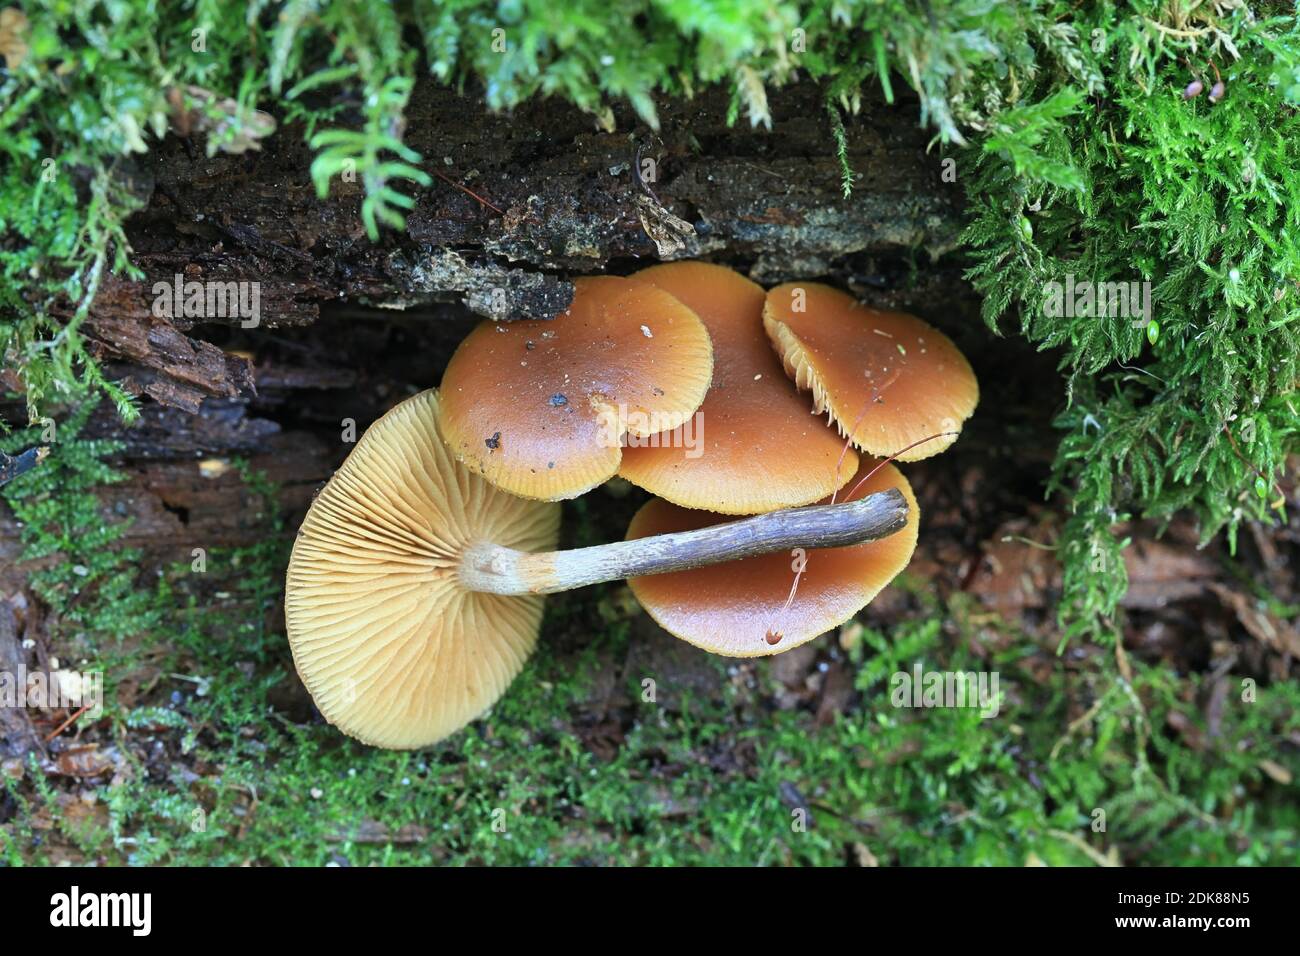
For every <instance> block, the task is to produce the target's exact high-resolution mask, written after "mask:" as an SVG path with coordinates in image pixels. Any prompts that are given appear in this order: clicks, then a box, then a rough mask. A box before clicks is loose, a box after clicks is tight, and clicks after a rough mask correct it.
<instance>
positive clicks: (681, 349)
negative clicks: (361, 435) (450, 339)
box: [440, 276, 713, 501]
mask: <svg viewBox="0 0 1300 956" xmlns="http://www.w3.org/2000/svg"><path fill="white" fill-rule="evenodd" d="M574 285H575V286H576V291H575V293H574V296H573V303H572V305H570V307H569V311H567V312H565V313H564V314H562V315H559V316H556V317H555V318H554V319H552V320H550V321H543V320H536V319H531V320H520V321H516V322H484V323H483V324H482V325H480V326H479V327H478V328H476V329H475V330H474V331H473V332H471V333H470V335H469V337H468V338H466V339H465V341H464V342H462V343H461V345H460V347H459V348H458V349H457V350H456V354H455V355H453V356H452V359H451V362H449V363H448V365H447V371H446V374H445V375H444V376H443V379H442V411H441V415H440V422H441V426H442V432H443V435H444V437H445V438H446V440H447V442H448V444H449V445H450V446H451V448H452V451H453V452H454V453H455V455H456V457H457V458H458V459H459V460H460V461H462V462H464V463H465V464H466V465H468V466H469V467H470V468H472V469H474V470H475V471H477V472H479V473H480V474H482V475H483V476H484V477H485V478H487V480H488V481H490V482H492V483H493V484H494V485H496V486H498V487H500V488H504V489H505V490H506V491H509V492H510V493H511V494H515V495H519V496H521V497H524V498H540V499H543V500H547V501H558V500H560V499H562V498H575V497H577V496H578V495H580V494H582V493H584V492H586V491H590V490H591V489H592V488H594V487H596V486H597V485H599V484H601V483H602V482H604V481H607V480H608V479H610V478H612V477H614V475H615V474H616V473H617V471H618V466H619V462H620V461H621V460H622V450H621V448H620V443H621V441H622V439H623V436H624V434H625V433H627V434H631V435H652V434H654V433H656V432H659V431H664V430H668V429H672V428H675V427H676V426H678V425H680V424H681V423H682V422H683V421H685V420H686V419H688V418H689V417H690V416H691V414H692V413H694V411H695V410H696V409H697V408H699V407H700V403H701V402H702V401H704V394H705V392H707V391H708V388H709V379H710V378H711V376H712V374H713V350H712V347H711V346H710V344H709V333H708V331H707V330H706V329H705V328H704V324H703V323H702V322H700V320H699V318H698V317H697V316H696V315H695V313H694V312H692V311H691V310H690V309H688V308H687V307H686V306H684V305H682V304H681V303H680V302H678V301H677V300H676V299H674V298H673V297H672V296H671V295H669V294H668V293H667V292H663V291H662V290H660V289H656V288H654V287H653V286H649V285H646V284H645V283H643V282H632V281H631V280H629V279H622V278H617V277H613V276H600V277H595V278H585V279H578V280H577V281H576V282H575V283H574Z"/></svg>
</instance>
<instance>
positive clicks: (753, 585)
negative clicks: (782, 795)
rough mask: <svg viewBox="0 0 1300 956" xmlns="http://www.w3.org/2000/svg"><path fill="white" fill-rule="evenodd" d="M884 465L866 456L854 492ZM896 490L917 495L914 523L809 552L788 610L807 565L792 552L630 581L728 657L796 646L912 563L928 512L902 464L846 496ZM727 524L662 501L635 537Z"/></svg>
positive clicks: (649, 606) (684, 632)
mask: <svg viewBox="0 0 1300 956" xmlns="http://www.w3.org/2000/svg"><path fill="white" fill-rule="evenodd" d="M878 464H879V462H878V461H875V460H873V459H870V458H866V457H864V458H863V459H862V464H861V466H860V468H859V470H858V474H857V475H855V476H854V477H853V483H852V484H850V485H849V488H850V489H852V488H853V485H856V484H857V482H858V481H859V480H860V479H861V478H862V477H863V476H864V475H866V474H867V473H868V472H869V471H871V469H872V468H875V467H876V465H878ZM887 488H898V489H899V490H900V491H902V493H903V495H904V497H906V499H907V504H908V516H907V525H906V527H904V528H903V529H902V530H901V531H899V532H897V533H896V534H893V535H890V536H889V537H887V538H881V539H880V540H878V541H868V542H866V543H865V544H857V545H853V546H851V547H847V548H819V549H813V550H809V551H807V552H806V553H805V554H804V556H803V557H804V560H805V562H806V563H805V564H804V573H803V576H802V578H801V579H800V581H799V589H798V591H797V592H796V594H795V597H794V600H793V601H792V602H791V604H790V606H789V607H788V608H786V607H785V603H786V600H787V599H788V597H789V595H790V586H791V584H793V582H794V575H795V570H794V565H795V563H796V562H797V561H798V558H797V557H796V556H794V555H792V554H790V553H788V552H780V553H776V554H767V555H763V556H761V557H757V558H745V559H744V560H741V561H729V562H727V563H725V564H715V565H712V566H710V567H703V568H696V569H695V570H692V571H676V572H672V573H670V574H655V575H647V576H645V577H637V578H630V579H629V580H628V584H629V585H630V586H631V588H632V592H633V593H634V594H635V595H636V597H637V600H638V601H640V602H641V606H642V607H644V608H645V609H646V611H647V612H648V613H649V614H650V616H651V617H652V618H654V619H655V621H657V622H658V623H659V625H660V626H661V627H663V628H664V629H665V630H667V631H669V632H670V633H672V634H675V635H676V636H677V637H680V638H681V639H682V640H684V641H687V642H689V643H691V644H694V645H695V646H696V647H700V648H703V649H704V650H706V651H709V652H711V653H714V654H722V655H725V656H727V657H763V656H766V655H770V654H779V653H781V652H782V651H788V650H790V649H792V648H795V647H798V646H799V645H800V644H804V643H806V642H808V641H810V640H812V639H813V638H814V637H817V636H818V635H819V634H823V633H825V632H826V631H829V630H831V629H832V628H835V627H838V626H839V625H841V624H843V623H844V622H845V621H847V620H849V619H850V618H851V617H853V615H854V614H856V613H857V612H858V611H860V610H861V609H862V608H863V607H865V606H866V605H867V604H869V603H870V602H871V601H872V599H874V598H875V596H876V595H877V594H879V593H880V591H881V590H882V589H883V588H884V587H885V585H887V584H888V583H889V582H890V581H892V580H893V579H894V577H895V576H896V575H897V574H898V572H900V571H902V570H903V568H905V567H907V563H908V561H910V560H911V559H912V552H913V551H915V550H916V537H917V526H918V522H919V518H920V511H919V509H918V508H917V505H916V498H915V496H914V495H913V494H912V487H911V485H909V484H908V482H907V479H906V478H904V477H903V475H902V474H901V473H900V472H899V471H898V469H897V468H895V467H894V466H893V465H888V464H887V465H884V466H883V467H881V468H880V470H879V471H877V472H876V473H875V474H874V475H872V477H871V478H870V479H868V480H867V481H866V482H865V483H863V485H862V487H861V488H860V489H858V490H857V491H854V492H853V493H852V495H851V496H848V497H845V498H843V499H842V500H845V501H856V500H857V499H859V498H862V497H864V496H866V495H869V494H872V493H874V492H877V491H884V490H886V489H887ZM726 520H728V519H727V518H725V517H724V516H721V515H714V514H710V513H708V512H705V511H692V510H688V509H686V508H679V507H677V506H676V505H672V504H669V503H668V502H666V501H661V500H659V499H654V500H652V501H649V502H647V503H646V504H645V505H644V506H643V507H642V508H641V510H640V511H638V512H637V513H636V516H635V517H634V518H633V519H632V524H631V526H630V527H629V528H628V533H627V537H628V539H629V540H630V539H633V538H643V537H646V536H647V535H653V534H662V533H665V532H670V531H689V530H692V529H695V528H702V527H706V526H709V525H714V524H718V523H720V522H722V521H726ZM769 629H771V630H772V631H773V632H775V633H779V634H780V639H779V640H778V641H777V642H776V643H770V642H769V640H768V632H769Z"/></svg>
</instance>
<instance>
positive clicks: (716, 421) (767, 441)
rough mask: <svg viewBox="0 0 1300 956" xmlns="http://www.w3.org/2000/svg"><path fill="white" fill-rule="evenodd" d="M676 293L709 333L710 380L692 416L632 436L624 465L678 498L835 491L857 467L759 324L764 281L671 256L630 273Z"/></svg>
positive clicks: (767, 499) (750, 509) (744, 508)
mask: <svg viewBox="0 0 1300 956" xmlns="http://www.w3.org/2000/svg"><path fill="white" fill-rule="evenodd" d="M632 278H633V279H634V280H636V281H639V282H646V283H649V284H651V285H654V286H655V287H657V288H660V289H663V290H664V291H666V292H669V293H671V294H672V295H673V296H674V297H675V298H677V299H678V300H680V301H681V302H682V303H683V304H685V305H686V306H688V307H689V308H690V309H691V310H692V311H694V312H695V314H696V315H698V316H699V317H700V319H701V321H703V322H704V324H705V325H706V326H707V327H708V330H709V336H710V337H711V338H712V340H713V387H712V388H710V389H709V393H708V395H706V396H705V398H704V404H703V405H701V406H700V410H699V411H698V412H696V413H695V417H694V420H693V421H692V422H691V423H690V424H689V425H683V426H682V427H679V428H676V429H674V430H673V431H672V432H667V433H664V434H661V435H655V436H653V437H652V438H651V439H649V444H645V443H643V442H640V441H635V440H629V442H628V447H627V448H625V449H624V450H623V463H622V465H621V466H620V467H619V474H620V475H621V476H622V477H624V478H626V479H628V480H629V481H631V482H632V483H633V484H636V485H640V486H641V487H642V488H645V489H646V490H647V491H650V492H653V493H654V494H656V495H658V496H659V497H661V498H665V499H667V500H668V501H671V502H672V503H673V504H677V505H681V506H682V507H685V508H707V509H708V510H710V511H715V512H718V513H720V514H731V515H738V514H759V513H761V512H765V511H775V510H776V509H778V508H789V507H794V506H797V505H806V504H810V503H811V502H814V501H817V500H818V499H819V498H823V497H825V496H826V495H829V494H830V493H831V492H832V491H834V490H835V489H836V488H839V487H841V486H842V485H843V484H844V482H845V481H846V480H847V479H848V478H849V477H850V476H851V475H852V474H853V473H854V472H855V471H856V470H857V467H858V456H857V454H856V453H855V452H854V451H853V450H852V449H848V450H847V452H846V451H845V447H844V445H845V443H844V440H843V439H842V438H839V437H838V436H837V435H836V434H835V432H834V430H833V429H831V428H830V427H829V426H828V425H826V424H825V423H824V422H822V421H820V420H819V419H817V418H816V417H814V416H813V415H812V414H810V409H809V407H808V403H807V400H806V399H805V398H803V397H801V396H800V395H799V393H798V391H797V390H796V389H795V387H794V386H793V385H791V384H790V380H789V379H788V378H786V376H785V372H784V370H783V369H782V368H781V362H780V360H779V359H777V357H776V356H775V355H774V354H773V352H772V347H771V345H770V344H769V343H768V341H767V337H766V335H764V333H763V303H764V294H763V290H762V288H761V287H760V286H758V285H755V284H754V283H753V282H750V281H749V280H748V279H746V278H745V277H744V276H742V275H739V274H738V273H736V272H733V271H732V270H730V269H727V268H724V267H722V266H716V265H711V264H709V263H705V262H674V263H669V264H667V265H660V266H652V267H651V268H649V269H644V270H642V271H641V272H638V273H637V274H636V275H634V276H633V277H632Z"/></svg>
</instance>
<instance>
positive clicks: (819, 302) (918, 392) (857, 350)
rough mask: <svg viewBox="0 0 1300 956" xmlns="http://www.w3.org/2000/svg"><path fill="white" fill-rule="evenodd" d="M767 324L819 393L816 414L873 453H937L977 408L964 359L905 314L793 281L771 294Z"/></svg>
mask: <svg viewBox="0 0 1300 956" xmlns="http://www.w3.org/2000/svg"><path fill="white" fill-rule="evenodd" d="M763 325H764V327H765V328H766V329H767V334H768V337H769V338H770V339H771V340H772V345H773V346H774V347H775V348H776V351H777V353H778V354H779V355H780V356H781V358H782V360H783V361H784V363H785V369H786V371H787V372H788V373H789V374H790V376H791V377H792V378H793V379H794V380H795V384H797V385H798V386H799V387H800V388H804V389H811V390H812V393H813V401H814V403H815V407H816V409H817V411H818V412H823V411H824V412H827V413H829V415H830V418H831V421H833V422H834V423H835V424H836V425H837V426H838V427H839V430H840V434H842V435H845V436H847V437H848V438H849V439H850V440H851V441H852V442H853V444H855V445H857V446H858V447H859V448H861V449H863V450H864V451H866V452H868V453H869V454H872V455H877V456H881V457H884V456H888V455H893V454H895V453H898V458H899V460H901V461H918V460H920V459H922V458H928V457H930V456H931V455H937V454H938V453H939V452H941V451H943V450H944V449H945V448H947V447H948V446H949V445H951V444H952V443H953V442H954V441H956V434H954V433H956V432H958V431H959V430H960V429H961V426H962V423H963V422H965V421H966V419H967V418H969V417H970V416H971V414H972V413H973V412H974V411H975V406H976V404H977V403H978V402H979V384H978V383H977V382H976V381H975V373H974V372H973V371H971V367H970V363H969V362H967V361H966V358H965V356H963V355H962V354H961V352H959V351H958V350H957V347H956V346H955V345H953V344H952V341H951V340H950V339H949V338H948V337H947V336H946V335H944V334H943V333H942V332H939V331H937V330H936V329H933V328H931V327H930V326H929V325H927V324H926V323H924V322H922V321H921V320H920V319H918V318H916V316H913V315H908V314H906V313H905V312H883V311H880V310H879V309H873V308H870V307H868V306H865V305H862V304H860V303H858V302H857V301H855V300H854V299H853V297H852V296H849V295H846V294H845V293H843V292H840V291H838V290H837V289H832V288H830V287H829V286H824V285H818V284H817V283H813V282H789V283H786V284H785V285H781V286H777V287H776V288H775V289H771V290H769V292H768V293H767V302H766V305H765V306H764V311H763ZM936 436H937V437H936ZM923 439H932V440H929V441H922V440H923ZM918 442H919V444H917V443H918ZM913 445H914V446H915V447H909V446H913ZM900 449H906V450H903V451H901V452H900Z"/></svg>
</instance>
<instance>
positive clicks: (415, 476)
mask: <svg viewBox="0 0 1300 956" xmlns="http://www.w3.org/2000/svg"><path fill="white" fill-rule="evenodd" d="M437 412H438V393H437V392H435V391H433V390H429V391H426V392H421V393H420V394H418V395H415V396H413V397H411V398H408V399H407V400H406V401H404V402H402V403H401V404H399V405H397V406H396V407H394V408H393V409H392V410H391V411H389V412H388V414H386V415H384V417H383V418H381V419H379V421H377V422H375V424H374V425H372V426H371V427H370V428H369V430H367V432H366V433H365V435H364V436H363V437H362V439H361V441H360V442H358V443H357V447H356V448H354V449H353V450H352V453H351V454H350V455H349V456H348V458H347V461H345V462H344V463H343V466H342V467H341V468H340V469H339V470H338V471H337V472H336V473H335V474H334V477H333V478H331V479H330V481H329V483H328V484H327V485H326V486H325V488H324V489H323V490H322V491H321V492H320V494H319V495H317V496H316V500H315V501H314V502H312V506H311V509H310V510H309V511H308V512H307V518H306V520H305V521H303V524H302V528H301V530H300V531H299V532H298V538H297V540H296V541H295V542H294V547H293V556H292V558H290V560H289V574H288V583H287V587H286V593H285V620H286V625H287V629H288V634H289V646H290V647H291V648H292V649H293V660H294V664H295V665H296V666H297V668H298V674H299V676H300V677H302V681H303V683H304V684H306V685H307V689H308V690H309V691H310V692H311V696H312V699H313V700H314V701H315V702H316V706H317V707H319V708H320V711H321V713H322V714H324V715H325V719H326V720H328V721H329V722H330V723H331V724H334V725H335V726H336V727H338V728H339V729H340V730H341V731H343V732H344V733H346V734H348V735H350V736H352V737H356V738H357V739H358V740H361V741H364V742H365V743H368V744H373V745H375V746H377V747H389V748H394V749H410V748H414V747H424V746H427V745H429V744H432V743H436V742H437V741H439V740H441V739H442V738H444V737H446V736H448V735H449V734H452V733H454V732H455V731H457V730H459V729H460V728H461V727H463V726H465V725H466V724H467V723H469V722H470V721H471V720H474V719H475V718H476V717H478V716H479V715H481V714H482V713H483V712H484V711H485V710H487V708H489V707H490V706H492V704H493V703H495V702H496V700H497V698H499V697H500V696H501V694H502V693H503V692H504V691H505V689H506V687H508V686H509V684H510V682H511V680H513V679H514V677H515V675H516V674H517V673H519V669H520V668H521V667H522V666H523V664H524V661H525V660H526V659H527V657H528V655H529V654H530V653H532V650H533V647H534V645H535V644H536V643H537V634H538V629H539V628H540V626H541V620H542V601H543V598H542V597H541V596H540V595H533V596H527V597H503V596H499V595H492V594H480V593H477V592H473V591H468V590H466V589H465V588H464V587H463V586H462V585H461V583H460V580H459V577H458V575H457V571H456V568H457V564H458V561H459V557H460V554H461V552H462V550H463V549H464V548H465V547H466V546H467V545H470V544H472V543H475V542H480V541H484V540H487V541H494V542H496V543H498V544H502V545H505V546H507V547H511V548H519V549H521V550H526V551H538V550H549V549H552V548H554V547H555V545H556V542H557V540H558V537H559V525H560V507H559V505H556V504H549V503H545V502H537V501H524V500H522V499H520V498H515V497H512V496H510V495H507V494H505V493H504V492H502V491H500V490H498V489H497V488H494V487H493V486H492V485H490V484H488V483H487V482H486V481H484V480H483V479H482V478H480V477H479V476H478V475H475V474H473V473H471V472H470V471H469V470H468V469H465V468H462V467H461V466H459V465H458V464H457V463H456V462H455V461H454V460H453V459H452V456H451V453H450V452H449V451H448V450H447V447H446V445H445V444H444V443H443V441H442V439H441V437H440V436H439V434H438V430H437V417H438V415H437Z"/></svg>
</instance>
